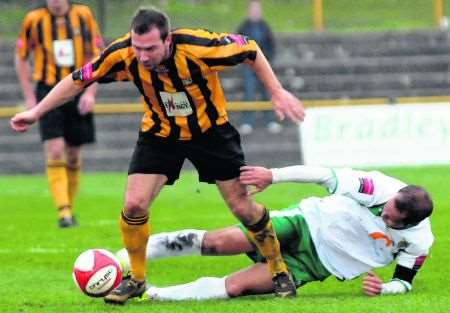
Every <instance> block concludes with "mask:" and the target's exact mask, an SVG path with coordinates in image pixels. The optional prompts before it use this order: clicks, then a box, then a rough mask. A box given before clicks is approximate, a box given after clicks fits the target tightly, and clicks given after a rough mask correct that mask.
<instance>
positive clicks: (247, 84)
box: [237, 0, 282, 135]
mask: <svg viewBox="0 0 450 313" xmlns="http://www.w3.org/2000/svg"><path fill="white" fill-rule="evenodd" d="M237 33H239V34H242V35H245V36H248V37H250V38H251V39H254V40H255V41H256V42H257V43H258V45H259V47H260V48H261V50H262V51H263V53H264V55H265V56H266V58H267V60H268V61H269V62H271V61H272V59H273V57H274V54H275V40H274V36H273V33H272V30H271V29H270V26H269V25H268V24H267V23H266V22H265V21H264V20H263V19H262V6H261V2H260V1H259V0H250V1H249V4H248V12H247V18H246V19H245V20H244V21H243V22H242V23H241V24H240V25H239V28H238V29H237ZM242 72H243V73H242V75H243V79H244V89H245V94H244V100H245V101H255V100H257V93H258V92H259V95H260V97H259V100H261V101H269V100H270V99H269V97H268V96H267V92H266V90H265V88H264V86H263V85H262V84H261V82H260V81H259V80H258V79H257V77H256V75H255V73H254V72H253V71H252V70H251V69H250V68H249V67H248V66H243V69H242ZM263 122H264V123H265V124H266V127H267V129H268V130H269V132H271V133H279V132H280V131H281V130H282V126H281V125H280V124H279V123H277V122H276V121H275V119H274V115H273V112H272V110H270V111H264V112H263ZM254 123H255V112H252V111H244V112H243V114H242V119H241V125H240V126H239V132H240V133H241V134H242V135H248V134H250V133H251V132H252V131H253V125H254Z"/></svg>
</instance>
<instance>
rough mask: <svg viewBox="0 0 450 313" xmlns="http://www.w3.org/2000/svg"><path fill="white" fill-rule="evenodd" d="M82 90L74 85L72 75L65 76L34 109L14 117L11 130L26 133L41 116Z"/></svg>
mask: <svg viewBox="0 0 450 313" xmlns="http://www.w3.org/2000/svg"><path fill="white" fill-rule="evenodd" d="M82 89H83V88H82V87H79V86H77V85H75V84H74V82H73V79H72V75H68V76H66V77H65V78H64V79H63V80H61V81H60V82H59V83H58V84H57V85H56V86H55V87H54V88H53V89H52V90H51V91H50V93H49V94H48V95H47V96H46V97H45V98H44V99H42V101H41V102H39V103H38V104H37V105H36V106H35V107H33V108H31V109H29V110H27V111H24V112H21V113H18V114H16V115H14V116H13V117H12V118H11V121H10V125H11V128H12V129H13V130H15V131H17V132H25V131H27V130H28V129H29V127H30V126H31V125H32V124H33V123H35V122H36V121H37V120H39V119H40V117H41V116H42V115H44V114H45V113H46V112H48V111H50V110H52V109H54V108H56V107H57V106H59V105H62V104H63V103H65V102H67V101H69V100H71V99H72V98H73V97H74V96H75V95H77V94H78V93H79V92H80V91H81V90H82Z"/></svg>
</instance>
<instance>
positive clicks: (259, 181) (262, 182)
mask: <svg viewBox="0 0 450 313" xmlns="http://www.w3.org/2000/svg"><path fill="white" fill-rule="evenodd" d="M240 169H241V175H240V177H239V180H240V182H241V183H242V184H244V185H251V186H253V187H254V188H252V189H251V190H249V192H248V194H249V195H252V194H255V193H257V192H260V191H262V190H264V189H266V188H267V186H269V185H270V184H271V183H272V171H271V170H269V169H267V168H265V167H262V166H242V167H241V168H240Z"/></svg>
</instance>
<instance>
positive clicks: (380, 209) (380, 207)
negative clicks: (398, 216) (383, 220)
mask: <svg viewBox="0 0 450 313" xmlns="http://www.w3.org/2000/svg"><path fill="white" fill-rule="evenodd" d="M385 204H386V203H382V204H379V205H374V206H372V207H370V208H368V209H369V211H370V212H372V214H373V215H375V216H381V212H383V208H384V205H385Z"/></svg>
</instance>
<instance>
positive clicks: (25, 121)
mask: <svg viewBox="0 0 450 313" xmlns="http://www.w3.org/2000/svg"><path fill="white" fill-rule="evenodd" d="M38 118H39V117H38V115H37V113H36V112H35V110H28V111H24V112H21V113H17V114H16V115H14V116H13V117H12V118H11V120H10V122H9V124H10V125H11V128H12V129H13V130H15V131H16V132H20V133H23V132H26V131H27V130H28V129H29V128H30V126H31V125H32V124H33V123H35V122H36V121H37V120H38Z"/></svg>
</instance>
